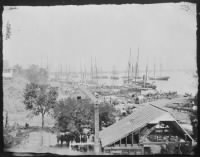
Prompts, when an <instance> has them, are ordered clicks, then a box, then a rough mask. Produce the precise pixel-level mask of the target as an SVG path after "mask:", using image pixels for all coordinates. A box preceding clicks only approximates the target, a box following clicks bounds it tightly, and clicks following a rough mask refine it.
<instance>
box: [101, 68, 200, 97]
mask: <svg viewBox="0 0 200 157" xmlns="http://www.w3.org/2000/svg"><path fill="white" fill-rule="evenodd" d="M106 75H107V76H108V79H98V84H100V85H117V86H121V85H123V78H122V76H126V75H127V74H126V73H118V75H117V76H118V77H119V79H118V80H112V79H110V76H111V75H112V74H111V73H108V74H106ZM193 75H194V73H193V72H190V71H171V72H163V73H162V76H169V77H170V78H169V80H168V81H163V80H156V81H154V80H148V82H149V83H153V82H154V83H155V85H156V86H157V90H158V91H163V92H169V91H177V92H178V94H185V93H189V94H192V95H193V96H194V95H195V94H196V93H197V91H198V78H196V77H194V76H193ZM141 76H142V73H141ZM149 76H151V74H149Z"/></svg>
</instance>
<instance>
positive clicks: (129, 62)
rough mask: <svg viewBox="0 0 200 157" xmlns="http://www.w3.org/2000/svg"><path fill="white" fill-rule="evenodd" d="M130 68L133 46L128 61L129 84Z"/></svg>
mask: <svg viewBox="0 0 200 157" xmlns="http://www.w3.org/2000/svg"><path fill="white" fill-rule="evenodd" d="M130 69H131V48H130V55H129V61H128V84H129V78H130Z"/></svg>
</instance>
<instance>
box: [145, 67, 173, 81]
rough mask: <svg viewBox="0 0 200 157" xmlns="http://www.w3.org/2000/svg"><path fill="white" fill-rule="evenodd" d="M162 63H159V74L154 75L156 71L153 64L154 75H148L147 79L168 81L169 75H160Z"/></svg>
mask: <svg viewBox="0 0 200 157" xmlns="http://www.w3.org/2000/svg"><path fill="white" fill-rule="evenodd" d="M161 67H162V65H160V76H157V77H155V73H156V67H155V64H154V77H149V80H159V81H168V80H169V78H170V77H169V76H161V71H162V68H161Z"/></svg>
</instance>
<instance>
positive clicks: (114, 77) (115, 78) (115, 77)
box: [110, 76, 119, 80]
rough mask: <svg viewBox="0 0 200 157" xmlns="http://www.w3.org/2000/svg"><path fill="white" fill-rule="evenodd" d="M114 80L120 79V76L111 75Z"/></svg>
mask: <svg viewBox="0 0 200 157" xmlns="http://www.w3.org/2000/svg"><path fill="white" fill-rule="evenodd" d="M110 78H111V79H112V80H119V77H118V76H111V77H110Z"/></svg>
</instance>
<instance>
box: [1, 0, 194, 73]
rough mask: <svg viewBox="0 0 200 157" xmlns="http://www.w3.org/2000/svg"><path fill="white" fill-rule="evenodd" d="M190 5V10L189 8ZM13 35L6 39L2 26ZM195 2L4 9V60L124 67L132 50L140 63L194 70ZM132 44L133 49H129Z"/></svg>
mask: <svg viewBox="0 0 200 157" xmlns="http://www.w3.org/2000/svg"><path fill="white" fill-rule="evenodd" d="M188 9H189V10H188ZM8 22H9V23H10V25H11V36H10V38H9V39H8V40H6V39H5V34H6V25H7V23H8ZM196 25H197V24H196V6H195V4H192V3H183V2H182V3H166V4H165V3H163V4H148V5H147V4H145V5H139V4H126V5H125V4H124V5H84V6H72V5H69V6H52V7H27V6H23V7H17V9H14V10H9V9H8V7H5V8H4V12H3V35H4V38H3V39H4V40H3V59H5V60H7V61H8V62H9V64H10V65H11V66H13V65H15V64H19V65H22V66H23V67H28V66H29V65H31V64H38V65H40V66H42V67H46V65H47V61H48V66H49V68H50V69H51V71H55V70H60V69H61V66H62V70H66V69H69V68H70V71H80V69H81V68H83V67H86V69H87V70H88V71H89V70H90V66H91V60H92V63H94V62H95V58H96V63H97V66H98V68H100V69H103V70H105V71H110V70H112V69H113V68H115V69H117V70H119V71H121V70H126V69H127V65H128V60H129V55H130V51H131V59H132V61H133V62H134V63H135V62H136V58H137V53H138V51H139V67H140V69H144V68H145V66H146V65H147V64H148V67H149V69H153V66H154V64H155V65H156V67H159V66H160V64H162V67H163V69H192V70H193V71H195V70H196V30H197V28H196ZM130 49H131V50H130Z"/></svg>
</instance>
